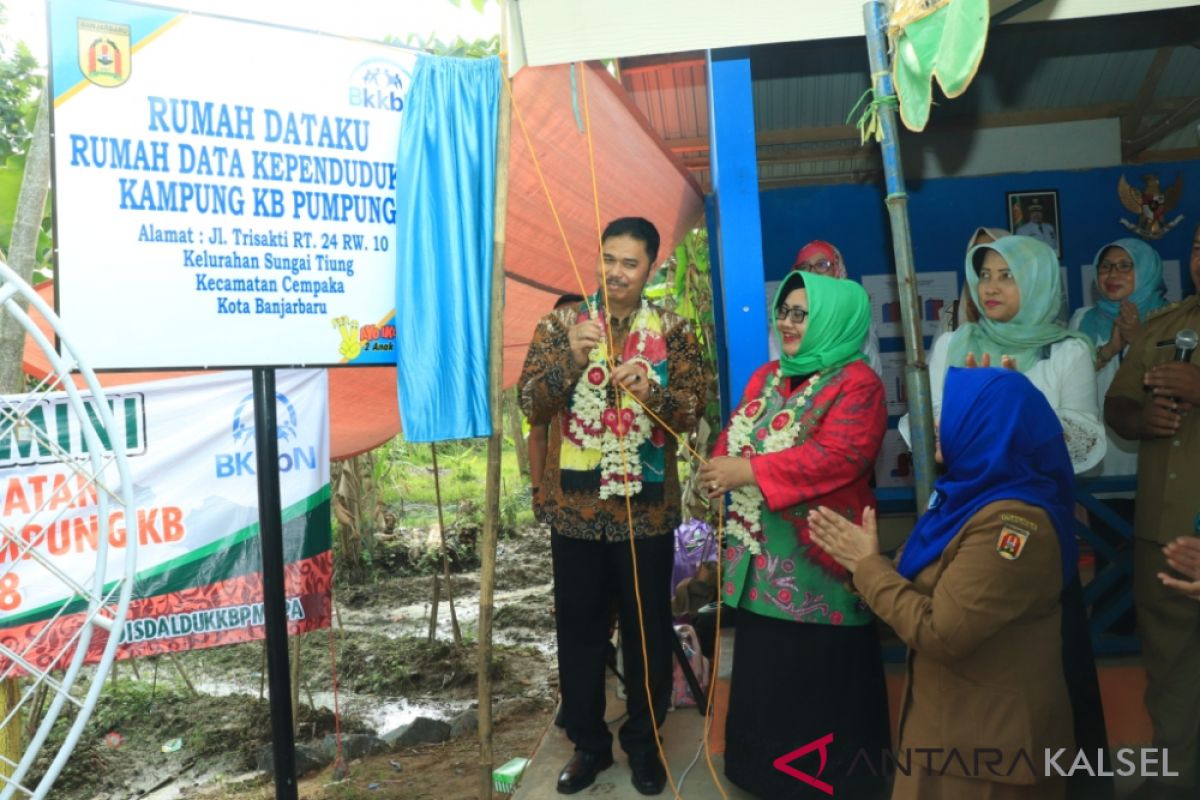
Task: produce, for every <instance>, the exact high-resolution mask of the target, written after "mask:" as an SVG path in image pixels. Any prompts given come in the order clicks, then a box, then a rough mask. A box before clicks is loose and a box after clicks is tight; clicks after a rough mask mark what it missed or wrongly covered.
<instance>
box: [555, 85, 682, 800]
mask: <svg viewBox="0 0 1200 800" xmlns="http://www.w3.org/2000/svg"><path fill="white" fill-rule="evenodd" d="M579 90H580V94H581V95H582V96H583V130H584V134H585V136H586V137H587V149H588V167H589V168H590V170H591V173H592V203H593V205H594V206H595V209H596V243H597V248H598V249H599V250H600V251H601V252H600V273H601V274H600V290H601V292H603V294H604V321H605V325H604V331H605V334H606V336H607V339H608V363H609V370H610V372H609V374H610V375H611V374H612V373H611V370H612V365H613V364H614V363H615V362H616V359H617V353H616V346H615V344H614V342H613V336H612V316H611V314H610V312H609V305H608V267H607V265H606V264H605V263H604V253H603V247H604V241H603V239H602V231H601V228H600V193H599V189H598V187H597V185H596V160H595V153H594V151H593V148H592V120H591V114H590V112H589V105H588V93H587V64H586V63H584V64H581V69H580V70H579ZM647 269H649V267H647ZM648 378H649V376H647V379H648ZM628 394H630V395H632V392H628ZM613 398H614V399H615V400H616V401H617V409H618V410H620V408H621V405H622V404H621V402H620V398H621V395H620V393H619V392H614V393H613ZM634 399H635V400H636V399H637V398H636V397H635V398H634ZM617 445H618V447H619V449H620V452H621V478H622V480H623V481H624V483H625V486H624V487H623V488H624V491H623V492H622V494H624V495H625V521H626V522H628V523H629V557H630V565H631V567H632V570H633V596H634V600H635V602H636V603H637V614H638V631H639V632H640V633H641V645H642V684H643V688H645V690H646V708H647V710H648V711H649V712H650V725H651V727H652V729H653V730H654V746H655V748H657V750H658V757H659V759H660V760H661V761H662V766H663V772H665V773H666V776H667V782H668V783H669V784H670V785H671V794H672V795H673V796H674V798H675V800H681V798H680V797H679V788H678V787H677V786H676V785H675V778H674V777H673V776H672V775H671V764H670V762H668V761H667V754H666V752H664V751H663V746H662V737H661V736H659V735H658V715H657V714H655V713H654V693H653V692H652V691H651V689H650V651H649V648H648V647H647V646H646V618H645V615H644V614H643V613H642V588H641V582H640V581H639V580H638V558H637V542H636V540H635V538H634V530H633V498H632V497H630V494H629V453H628V452H627V451H626V449H625V437H624V436H618V437H617ZM671 635H672V636H674V635H675V631H674V628H673V627H672V630H671ZM627 672H628V671H627ZM628 689H629V687H628V686H626V691H628Z"/></svg>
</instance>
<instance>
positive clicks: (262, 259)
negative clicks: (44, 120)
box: [49, 0, 416, 369]
mask: <svg viewBox="0 0 1200 800" xmlns="http://www.w3.org/2000/svg"><path fill="white" fill-rule="evenodd" d="M49 15H50V86H51V91H52V96H53V98H54V103H53V116H52V125H53V130H54V144H53V163H54V187H55V191H54V215H55V225H56V232H55V242H56V245H57V247H58V262H57V271H58V272H57V279H58V303H57V305H58V308H57V310H58V312H59V315H60V316H61V317H62V318H63V320H64V322H65V323H66V324H67V326H68V327H69V329H70V330H72V331H77V332H78V334H77V335H79V336H81V337H86V339H87V341H88V350H87V355H88V359H89V362H90V364H91V365H92V366H93V367H94V368H97V369H150V368H155V369H182V368H204V367H238V366H289V365H292V366H296V365H307V366H332V365H337V364H347V363H351V364H394V363H395V355H396V354H395V351H394V326H393V324H392V323H393V322H394V306H395V297H394V294H395V278H394V272H395V250H396V247H395V224H394V223H395V196H396V185H395V183H396V168H395V159H396V152H397V145H398V143H399V138H400V127H401V124H402V121H403V119H404V113H403V112H404V104H405V98H406V96H407V92H408V89H409V83H410V76H411V74H412V69H413V67H414V65H415V59H416V54H415V53H414V52H413V51H410V50H405V49H401V48H396V47H390V46H387V45H382V44H375V43H370V42H364V41H360V40H352V39H343V38H339V37H335V36H329V35H326V34H321V33H316V32H309V31H302V30H295V29H288V28H279V27H274V26H271V25H266V24H262V23H257V22H247V21H240V20H235V19H229V18H225V17H216V16H209V15H206V14H203V13H197V12H185V11H176V10H172V9H167V8H161V7H156V6H147V5H137V4H133V3H126V2H120V1H119V0H50V2H49ZM268 53H269V54H270V57H266V56H265V55H264V54H268Z"/></svg>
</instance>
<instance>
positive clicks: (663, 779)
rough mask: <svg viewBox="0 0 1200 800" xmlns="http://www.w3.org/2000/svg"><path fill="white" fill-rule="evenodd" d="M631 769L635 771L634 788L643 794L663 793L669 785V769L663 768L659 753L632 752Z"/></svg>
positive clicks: (630, 756) (630, 758)
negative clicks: (664, 788)
mask: <svg viewBox="0 0 1200 800" xmlns="http://www.w3.org/2000/svg"><path fill="white" fill-rule="evenodd" d="M629 771H630V772H632V773H633V781H632V782H633V788H635V789H637V790H638V791H639V792H641V793H642V794H662V790H663V787H664V786H666V785H667V771H666V770H665V769H663V765H662V761H660V760H659V758H658V753H657V752H655V751H653V750H652V751H650V752H648V753H637V754H633V753H630V755H629Z"/></svg>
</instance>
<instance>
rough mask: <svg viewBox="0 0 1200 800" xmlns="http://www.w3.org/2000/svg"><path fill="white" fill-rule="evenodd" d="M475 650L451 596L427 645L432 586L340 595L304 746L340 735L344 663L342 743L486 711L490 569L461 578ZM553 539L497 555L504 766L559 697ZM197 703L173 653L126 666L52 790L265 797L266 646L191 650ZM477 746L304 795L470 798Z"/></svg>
mask: <svg viewBox="0 0 1200 800" xmlns="http://www.w3.org/2000/svg"><path fill="white" fill-rule="evenodd" d="M453 581H454V592H455V608H456V611H457V617H458V622H459V626H460V629H461V630H462V632H463V636H464V639H465V643H464V644H463V645H455V644H454V643H453V639H452V635H451V628H450V617H449V612H448V609H447V607H446V604H445V601H444V600H443V602H442V604H441V608H440V613H439V621H438V628H437V631H438V632H437V641H435V642H434V643H428V642H427V638H426V637H427V634H428V630H429V608H430V599H431V596H432V577H431V576H428V575H424V576H412V577H394V576H388V575H383V576H380V577H379V578H378V579H377V580H376V582H374V583H372V584H371V585H369V586H363V587H340V588H339V589H338V590H337V591H336V592H335V601H336V603H337V605H338V615H337V618H335V628H334V635H333V637H332V645H331V637H330V635H329V632H328V631H317V632H314V633H312V634H309V635H308V636H306V637H304V639H303V641H302V643H301V654H302V655H301V680H300V684H301V691H300V709H299V710H298V712H297V714H296V717H297V721H298V728H299V731H298V735H297V744H307V745H313V746H316V745H319V744H320V742H321V740H322V739H323V738H324V737H325V736H326V735H328V734H332V733H334V732H335V730H336V729H337V728H338V725H337V724H336V722H335V717H334V714H333V712H332V708H333V705H334V701H335V698H334V692H333V672H334V669H333V667H334V659H333V658H331V649H332V654H333V656H335V658H336V671H337V684H338V691H337V697H336V702H337V706H338V708H339V710H340V711H341V719H340V729H341V732H342V733H343V734H350V733H373V734H376V735H380V736H382V735H383V734H385V733H388V732H389V731H392V730H395V729H396V728H398V727H400V726H402V725H405V724H407V723H409V722H411V721H412V720H413V719H415V718H416V717H418V716H422V717H428V718H432V719H441V720H449V719H450V718H452V717H453V716H454V715H456V714H458V713H459V712H461V711H463V710H464V709H467V708H470V707H471V706H472V705H473V704H474V703H475V701H476V696H477V695H476V686H477V676H476V669H477V663H476V650H475V647H474V642H475V637H476V633H477V629H478V618H479V596H478V587H479V575H478V572H477V571H474V572H463V573H461V574H456V575H454V576H453ZM552 603H553V600H552V595H551V579H550V557H549V535H548V533H547V532H546V531H544V530H543V529H540V528H536V527H535V528H529V529H526V530H523V531H520V532H518V533H516V534H514V535H513V536H512V537H510V538H506V539H504V540H502V541H501V542H500V544H499V546H498V548H497V591H496V594H495V617H494V636H493V642H494V645H495V658H494V665H495V666H494V674H493V679H494V689H493V695H494V703H493V716H494V723H495V731H494V752H495V757H496V760H497V764H501V763H503V762H505V761H507V760H508V759H509V758H511V757H513V756H529V755H530V754H531V753H532V751H533V749H534V747H535V745H536V742H537V741H538V739H539V738H540V736H541V735H542V733H543V731H544V730H545V729H546V727H547V725H548V724H549V723H550V720H551V716H552V712H553V708H554V703H555V697H556V692H557V673H556V661H555V647H554V621H553V615H552ZM180 662H181V664H182V665H183V669H184V670H185V671H186V672H187V674H188V676H189V678H190V679H191V681H192V683H193V684H194V686H195V687H196V689H197V690H198V691H199V695H198V696H193V695H192V694H191V693H190V692H189V691H187V689H186V688H185V686H184V684H183V681H182V680H181V679H180V677H179V675H178V674H177V672H176V670H175V668H174V667H173V666H172V665H171V663H170V662H169V661H167V660H165V659H160V660H159V661H158V662H157V663H155V662H153V661H144V662H140V663H139V665H138V673H139V676H140V677H139V678H137V679H135V678H134V675H133V669H132V667H131V666H130V665H127V664H122V665H121V666H120V668H119V670H118V675H119V677H118V680H117V681H116V682H115V683H113V684H112V685H111V687H110V688H109V689H107V690H106V691H105V693H104V694H103V695H102V698H101V702H100V704H99V706H98V708H97V711H96V713H95V714H94V715H93V718H92V720H91V722H90V723H89V726H88V730H87V731H86V733H85V735H84V738H83V739H82V740H81V742H80V744H79V746H78V747H77V748H76V752H75V754H74V756H73V757H72V759H71V762H70V763H69V764H68V767H67V769H66V770H65V771H64V773H63V775H62V776H61V777H60V779H59V782H58V784H57V785H56V786H55V789H54V790H53V792H52V796H53V797H55V798H61V800H118V798H120V800H124V798H130V797H140V798H148V799H149V800H190V799H192V798H196V799H199V798H204V799H205V800H210V799H212V798H228V799H229V800H249V798H256V800H257V799H258V798H262V799H263V800H267V799H268V798H273V797H274V796H275V793H274V789H273V784H271V783H269V782H268V781H266V779H265V778H264V776H263V775H262V774H261V773H258V772H257V771H256V770H255V769H254V767H255V762H256V757H257V756H258V754H259V751H260V750H262V748H263V747H264V746H265V745H266V744H267V743H268V742H269V740H270V722H269V720H270V714H269V703H268V701H267V700H266V699H265V698H262V699H260V697H262V695H261V691H262V683H263V676H262V673H263V668H264V662H263V650H262V645H261V643H257V642H254V643H250V644H245V645H235V646H231V647H223V648H214V649H212V650H205V651H196V652H192V653H187V654H184V655H183V656H182V658H181V659H180ZM477 762H478V742H477V739H476V737H475V735H474V734H473V733H472V734H467V735H464V736H462V737H460V738H454V739H451V740H449V741H447V742H444V743H442V744H436V745H421V746H418V747H414V748H408V749H399V750H391V751H389V752H384V753H380V754H379V755H376V756H369V757H367V758H363V759H360V760H356V761H351V762H350V763H349V764H348V765H347V767H348V769H347V772H346V774H345V775H344V776H341V775H339V776H338V777H339V778H341V779H340V780H337V781H335V780H334V773H333V767H326V768H324V769H323V770H321V771H320V772H318V773H316V774H315V775H313V776H311V777H308V778H305V779H304V780H303V781H302V784H301V797H303V798H308V799H309V800H352V799H353V798H413V799H414V800H415V799H416V798H431V799H433V798H437V800H451V799H452V798H471V797H475V796H476V787H477V786H478V772H477V770H478V768H477V766H476V765H477Z"/></svg>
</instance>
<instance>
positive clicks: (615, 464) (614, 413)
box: [567, 299, 661, 500]
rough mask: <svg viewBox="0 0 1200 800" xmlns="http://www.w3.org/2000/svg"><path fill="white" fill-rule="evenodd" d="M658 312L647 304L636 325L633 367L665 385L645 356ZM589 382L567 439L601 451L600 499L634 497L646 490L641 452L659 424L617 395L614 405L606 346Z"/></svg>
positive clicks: (593, 362) (592, 364)
mask: <svg viewBox="0 0 1200 800" xmlns="http://www.w3.org/2000/svg"><path fill="white" fill-rule="evenodd" d="M653 314H654V312H653V310H652V309H650V307H649V306H648V305H647V304H646V302H645V300H644V299H643V301H642V305H641V307H640V308H639V309H638V311H637V314H636V315H635V317H634V319H633V324H632V325H631V326H630V332H629V336H630V337H633V336H634V335H637V351H638V353H639V355H637V356H635V357H633V358H631V359H629V361H628V362H627V363H630V364H638V365H639V366H640V367H642V369H643V371H644V372H645V374H646V378H647V380H650V381H653V382H654V383H661V380H660V378H659V376H658V374H657V373H656V372H655V371H654V369H653V368H652V365H651V363H650V361H649V359H647V358H645V357H643V356H642V355H641V354H643V353H645V351H646V344H647V341H648V340H649V338H650V336H649V334H650V333H651V330H650V326H649V322H650V317H651V316H652V315H653ZM588 358H589V361H588V365H587V367H585V368H584V371H583V377H582V378H581V379H580V380H579V381H578V382H576V384H575V391H574V393H573V394H572V399H571V405H570V413H569V414H568V417H567V434H568V436H569V438H570V439H571V440H572V441H573V442H574V443H575V444H576V445H578V446H579V447H582V448H583V449H585V450H599V451H600V499H601V500H607V499H608V498H610V497H625V496H629V497H632V496H634V495H636V494H638V493H639V492H641V491H642V459H641V455H640V454H639V452H638V450H639V448H640V447H641V446H642V444H644V443H645V442H646V441H648V440H649V439H650V437H651V435H652V433H653V428H654V426H653V424H652V423H651V421H650V419H649V417H648V416H647V415H646V412H645V411H644V410H643V409H642V406H641V404H639V403H637V402H636V401H632V400H629V399H628V398H626V397H625V395H624V393H623V392H620V391H618V393H617V404H616V406H615V407H613V406H610V405H609V404H608V385H609V383H610V381H611V378H612V371H611V370H610V369H609V367H608V348H607V346H606V345H604V344H600V345H599V346H597V347H596V348H595V349H593V350H592V352H591V355H590V356H589V357H588Z"/></svg>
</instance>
